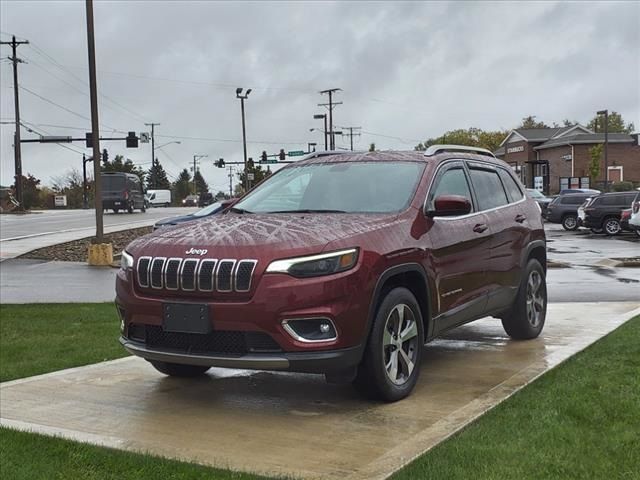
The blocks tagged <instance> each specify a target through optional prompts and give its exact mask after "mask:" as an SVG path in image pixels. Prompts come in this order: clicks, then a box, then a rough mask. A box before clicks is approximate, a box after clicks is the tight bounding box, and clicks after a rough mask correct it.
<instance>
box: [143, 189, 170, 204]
mask: <svg viewBox="0 0 640 480" xmlns="http://www.w3.org/2000/svg"><path fill="white" fill-rule="evenodd" d="M147 202H148V204H149V205H150V206H152V207H160V206H162V207H169V206H171V190H147Z"/></svg>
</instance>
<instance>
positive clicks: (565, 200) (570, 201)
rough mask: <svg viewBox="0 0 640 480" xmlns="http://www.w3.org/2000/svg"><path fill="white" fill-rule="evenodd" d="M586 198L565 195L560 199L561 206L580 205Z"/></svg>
mask: <svg viewBox="0 0 640 480" xmlns="http://www.w3.org/2000/svg"><path fill="white" fill-rule="evenodd" d="M587 198H588V197H583V196H581V195H566V196H563V197H562V202H561V203H562V204H563V205H582V204H583V203H584V201H585V200H586V199H587Z"/></svg>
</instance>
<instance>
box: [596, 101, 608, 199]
mask: <svg viewBox="0 0 640 480" xmlns="http://www.w3.org/2000/svg"><path fill="white" fill-rule="evenodd" d="M597 113H598V115H604V191H605V192H608V191H609V157H608V155H607V154H608V150H609V110H600V111H599V112H597Z"/></svg>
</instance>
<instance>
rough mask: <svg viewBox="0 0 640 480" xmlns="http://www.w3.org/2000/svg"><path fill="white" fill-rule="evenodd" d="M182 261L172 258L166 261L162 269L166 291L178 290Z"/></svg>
mask: <svg viewBox="0 0 640 480" xmlns="http://www.w3.org/2000/svg"><path fill="white" fill-rule="evenodd" d="M181 266H182V259H181V258H177V257H172V258H170V259H169V260H167V263H166V264H165V267H164V286H165V288H166V289H167V290H178V288H180V276H179V273H180V267H181Z"/></svg>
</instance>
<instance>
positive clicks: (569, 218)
mask: <svg viewBox="0 0 640 480" xmlns="http://www.w3.org/2000/svg"><path fill="white" fill-rule="evenodd" d="M562 228H564V229H565V230H568V231H573V230H577V229H578V217H577V216H576V215H565V216H564V217H562Z"/></svg>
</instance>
